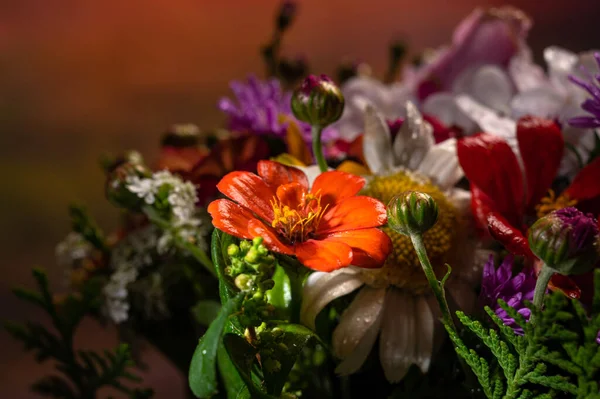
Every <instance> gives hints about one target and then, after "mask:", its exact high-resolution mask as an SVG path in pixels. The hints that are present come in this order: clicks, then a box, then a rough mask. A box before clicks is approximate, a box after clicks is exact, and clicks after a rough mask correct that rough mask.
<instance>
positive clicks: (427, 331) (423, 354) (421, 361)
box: [415, 296, 435, 373]
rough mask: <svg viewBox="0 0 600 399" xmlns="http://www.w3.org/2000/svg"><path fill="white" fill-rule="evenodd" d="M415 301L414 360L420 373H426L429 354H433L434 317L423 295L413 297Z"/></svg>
mask: <svg viewBox="0 0 600 399" xmlns="http://www.w3.org/2000/svg"><path fill="white" fill-rule="evenodd" d="M415 301H416V316H417V326H416V329H415V334H416V336H417V337H419V339H417V342H416V343H417V347H416V349H415V352H416V360H417V362H416V363H417V365H418V366H419V368H420V369H421V372H422V373H427V371H428V370H429V365H430V363H431V356H432V354H433V334H434V327H435V319H434V318H433V313H432V312H431V309H430V308H429V304H428V303H427V300H426V299H425V298H424V297H422V296H421V297H419V298H416V299H415Z"/></svg>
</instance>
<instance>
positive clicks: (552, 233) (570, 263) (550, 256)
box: [529, 207, 600, 275]
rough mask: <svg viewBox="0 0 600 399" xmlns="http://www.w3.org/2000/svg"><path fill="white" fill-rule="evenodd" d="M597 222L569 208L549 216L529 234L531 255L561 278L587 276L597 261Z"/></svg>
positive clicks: (599, 255) (532, 227)
mask: <svg viewBox="0 0 600 399" xmlns="http://www.w3.org/2000/svg"><path fill="white" fill-rule="evenodd" d="M598 237H599V234H598V222H597V221H596V219H594V218H593V216H592V215H585V214H584V213H582V212H580V211H579V210H577V209H575V208H572V207H569V208H564V209H559V210H557V211H554V212H551V213H549V214H548V215H546V216H544V217H543V218H540V219H539V220H538V221H537V222H535V223H534V224H533V225H532V226H531V228H530V230H529V246H530V248H531V251H532V252H533V253H534V254H535V255H536V256H537V257H538V258H540V259H541V260H542V261H544V263H545V264H546V266H548V267H549V268H551V269H553V270H554V271H556V272H557V273H560V274H563V275H574V274H582V273H586V272H588V271H590V270H592V269H593V268H594V266H595V265H596V263H597V262H598V261H599V260H600V254H599V253H598Z"/></svg>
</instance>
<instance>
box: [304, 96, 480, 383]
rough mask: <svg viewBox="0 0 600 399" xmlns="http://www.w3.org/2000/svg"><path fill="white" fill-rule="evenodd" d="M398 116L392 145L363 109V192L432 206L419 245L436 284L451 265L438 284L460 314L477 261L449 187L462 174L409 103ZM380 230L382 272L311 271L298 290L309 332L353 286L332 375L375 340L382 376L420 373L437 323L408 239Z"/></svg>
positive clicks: (470, 296)
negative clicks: (387, 248)
mask: <svg viewBox="0 0 600 399" xmlns="http://www.w3.org/2000/svg"><path fill="white" fill-rule="evenodd" d="M406 115H407V117H406V120H405V121H404V123H403V125H402V128H401V130H400V132H399V133H398V135H397V137H396V139H395V140H394V142H392V140H391V135H390V131H389V129H388V127H387V124H386V123H385V121H384V119H383V117H382V116H381V114H379V113H378V112H377V111H376V110H375V109H374V108H373V107H370V106H369V107H367V108H366V111H365V116H364V119H365V129H364V131H365V135H364V138H363V145H364V156H365V159H366V161H367V164H368V166H369V168H370V170H371V172H372V173H373V176H370V177H367V185H366V187H365V189H364V190H363V194H364V195H369V196H372V197H375V198H377V199H379V200H381V201H383V202H384V203H387V202H388V201H389V200H390V199H391V198H392V197H393V196H394V195H396V194H399V193H401V192H403V191H407V190H414V191H421V192H425V193H428V194H429V195H431V196H432V197H433V198H434V199H435V200H436V201H437V203H438V206H439V210H440V211H439V219H438V222H437V223H436V225H435V226H434V227H433V228H432V229H431V230H429V231H427V232H426V233H425V234H424V241H425V247H426V248H427V251H428V254H429V257H430V259H431V262H432V264H433V266H434V270H435V272H436V275H437V276H438V277H439V278H441V277H442V276H443V275H444V274H445V272H446V267H445V264H446V263H448V264H450V265H452V268H453V273H452V276H451V277H450V279H449V281H448V284H447V285H446V288H447V290H448V293H449V299H450V301H451V303H454V305H457V306H458V307H460V308H462V309H464V310H467V311H468V310H469V308H470V307H471V305H472V304H473V303H474V302H475V292H474V291H473V287H474V281H475V278H476V277H477V276H478V275H479V267H478V266H479V265H480V264H483V262H479V261H478V260H477V259H476V256H477V255H478V253H477V251H476V250H475V248H476V247H477V245H476V242H475V238H474V237H473V236H472V235H471V234H470V229H469V226H468V222H469V220H470V217H469V215H470V206H469V204H470V193H469V192H468V191H464V190H461V189H458V188H455V187H454V186H455V185H456V183H457V182H458V181H459V180H460V179H461V178H462V176H463V172H462V169H461V168H460V166H459V163H458V158H457V155H456V141H455V140H454V139H451V140H447V141H445V142H443V143H440V144H437V145H436V144H434V140H433V135H432V130H433V129H432V127H431V126H430V125H429V124H428V123H427V122H425V121H424V120H423V118H422V117H421V115H420V114H419V112H418V110H417V109H416V107H415V106H414V105H413V104H411V103H407V105H406ZM383 230H384V231H385V232H386V233H387V234H388V235H389V236H390V238H391V239H392V242H393V245H394V248H393V251H392V253H391V254H390V255H389V257H388V259H387V260H386V263H385V264H384V265H383V267H382V268H380V269H360V268H353V267H351V268H347V269H342V270H339V271H335V272H332V273H323V272H316V273H313V274H312V275H310V276H309V278H308V280H307V283H306V285H305V287H304V296H303V303H302V311H301V317H302V322H303V323H304V324H305V325H307V326H309V327H311V328H314V327H315V319H316V317H317V315H318V314H319V312H320V311H321V310H323V308H325V306H327V304H329V303H330V302H331V301H333V300H335V299H336V298H339V297H341V296H344V295H347V294H349V293H351V292H353V291H355V290H357V289H359V288H360V291H359V292H358V294H357V295H356V297H355V298H354V300H353V301H352V303H351V304H350V306H349V307H348V308H347V309H346V310H345V311H344V313H343V314H342V315H341V318H340V322H339V324H338V326H337V327H336V329H335V331H334V333H333V342H332V343H333V350H334V353H335V354H336V355H337V356H338V357H339V358H340V359H341V360H342V361H341V363H340V364H339V366H338V368H337V372H338V373H340V374H351V373H354V372H356V371H358V370H359V369H360V367H361V366H362V364H363V362H364V361H365V359H366V358H367V356H368V354H369V353H370V352H371V349H372V347H373V345H374V343H375V341H376V340H377V337H379V342H380V345H379V357H380V360H381V364H382V366H383V370H384V372H385V375H386V378H387V379H388V380H389V381H391V382H397V381H399V380H401V379H402V378H403V377H404V376H405V374H406V372H407V371H408V369H409V368H410V366H411V365H412V364H416V365H417V366H419V367H420V369H421V370H422V371H423V372H426V371H427V370H428V368H429V365H430V361H431V357H432V355H433V353H434V351H435V347H436V344H435V341H436V339H435V337H436V331H437V332H440V330H441V328H442V327H441V323H439V322H438V321H437V319H439V308H438V305H437V303H436V302H435V301H434V299H433V295H432V292H431V289H430V287H429V285H428V283H427V280H426V278H425V275H424V273H423V270H422V267H421V264H420V263H419V261H418V258H417V255H416V252H415V251H414V249H413V247H412V244H411V242H410V238H408V237H406V236H404V235H401V234H399V233H397V232H395V231H393V230H391V229H390V228H388V227H384V228H383ZM482 255H483V254H482Z"/></svg>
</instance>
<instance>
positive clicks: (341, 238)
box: [208, 161, 392, 272]
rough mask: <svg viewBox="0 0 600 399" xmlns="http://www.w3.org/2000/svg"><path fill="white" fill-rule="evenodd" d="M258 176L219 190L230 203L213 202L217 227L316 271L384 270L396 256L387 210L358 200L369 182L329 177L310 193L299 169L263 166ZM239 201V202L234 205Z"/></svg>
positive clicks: (233, 178) (232, 176)
mask: <svg viewBox="0 0 600 399" xmlns="http://www.w3.org/2000/svg"><path fill="white" fill-rule="evenodd" d="M257 169H258V176H257V175H255V174H253V173H250V172H232V173H229V174H228V175H226V176H225V177H223V179H222V180H221V181H220V182H219V184H218V185H217V188H218V189H219V191H220V192H222V193H223V194H225V195H226V196H228V197H229V198H230V199H231V200H233V201H231V200H229V199H220V200H216V201H213V202H212V203H211V204H210V205H209V206H208V212H209V213H210V214H211V216H212V218H213V225H214V226H215V227H216V228H218V229H220V230H223V231H224V232H226V233H228V234H231V235H233V236H236V237H240V238H245V239H252V238H254V237H259V236H260V237H263V239H264V245H265V246H266V247H267V248H269V249H270V250H272V251H274V252H279V253H282V254H286V255H295V256H296V257H297V258H298V260H299V261H300V262H301V263H302V264H304V265H305V266H306V267H309V268H311V269H314V270H319V271H325V272H329V271H332V270H336V269H340V268H342V267H346V266H350V265H351V264H352V265H354V266H359V267H378V266H381V265H383V263H384V261H385V258H386V257H387V255H388V254H389V253H390V251H391V248H392V243H391V241H390V238H389V237H388V236H387V235H386V234H385V233H384V232H382V231H380V230H378V229H377V228H376V227H378V226H381V225H383V224H385V223H386V221H387V216H386V209H385V205H383V204H382V203H381V202H379V201H378V200H376V199H374V198H370V197H365V196H356V194H357V193H358V192H359V191H360V189H362V187H363V186H364V184H365V181H364V179H363V178H362V177H358V176H355V175H352V174H349V173H345V172H340V171H331V172H325V173H322V174H321V175H319V176H318V177H317V178H316V180H315V182H314V184H313V186H312V188H311V189H310V190H309V187H308V179H307V178H306V175H305V174H304V173H303V172H302V171H301V170H299V169H296V168H293V167H290V166H285V165H282V164H280V163H278V162H273V161H260V162H259V163H258V168H257ZM234 201H235V202H234Z"/></svg>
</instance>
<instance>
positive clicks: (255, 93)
mask: <svg viewBox="0 0 600 399" xmlns="http://www.w3.org/2000/svg"><path fill="white" fill-rule="evenodd" d="M229 86H230V88H231V90H232V91H233V94H234V96H235V100H233V99H231V98H227V97H224V98H221V99H220V100H219V103H218V107H219V109H220V110H221V111H223V112H224V113H225V114H226V115H227V117H228V121H227V127H228V128H229V129H230V130H233V131H236V132H243V133H248V134H256V135H271V136H276V137H279V138H282V139H283V138H285V137H286V133H287V128H288V124H289V122H290V121H291V122H294V123H296V124H297V125H298V127H299V128H300V131H301V133H302V136H303V137H304V139H305V141H306V142H307V143H310V142H311V134H310V125H309V124H308V123H304V122H300V121H298V120H296V118H294V116H293V115H292V108H291V106H290V101H291V98H292V93H291V92H287V91H284V90H283V89H282V88H281V84H280V83H279V81H278V80H277V79H269V80H266V81H261V80H259V79H257V78H256V77H255V76H249V77H248V79H247V81H246V82H239V81H233V82H231V83H230V84H229ZM335 136H336V134H335V130H332V129H325V130H324V131H323V141H328V140H331V139H332V138H334V137H335Z"/></svg>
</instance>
